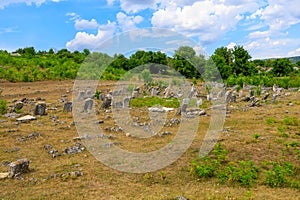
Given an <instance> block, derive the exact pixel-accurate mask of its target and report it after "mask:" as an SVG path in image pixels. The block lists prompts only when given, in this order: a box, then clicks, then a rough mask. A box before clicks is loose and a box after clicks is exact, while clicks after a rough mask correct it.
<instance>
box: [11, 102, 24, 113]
mask: <svg viewBox="0 0 300 200" xmlns="http://www.w3.org/2000/svg"><path fill="white" fill-rule="evenodd" d="M23 106H24V103H23V102H22V101H17V102H15V104H14V107H13V112H16V111H19V110H21V109H22V108H23Z"/></svg>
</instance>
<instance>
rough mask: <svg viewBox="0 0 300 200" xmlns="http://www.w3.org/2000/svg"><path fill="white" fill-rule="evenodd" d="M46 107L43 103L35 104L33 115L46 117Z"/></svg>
mask: <svg viewBox="0 0 300 200" xmlns="http://www.w3.org/2000/svg"><path fill="white" fill-rule="evenodd" d="M46 107H47V105H46V103H45V102H38V103H36V104H35V107H34V111H33V113H34V115H47V113H46Z"/></svg>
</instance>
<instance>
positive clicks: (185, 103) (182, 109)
mask: <svg viewBox="0 0 300 200" xmlns="http://www.w3.org/2000/svg"><path fill="white" fill-rule="evenodd" d="M189 102H190V99H189V98H185V99H183V102H182V105H181V106H180V107H179V108H178V110H177V112H176V115H181V113H185V112H186V109H187V107H188V105H189Z"/></svg>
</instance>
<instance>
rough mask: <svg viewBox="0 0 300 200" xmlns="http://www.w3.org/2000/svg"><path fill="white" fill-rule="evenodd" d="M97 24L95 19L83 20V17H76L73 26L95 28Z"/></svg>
mask: <svg viewBox="0 0 300 200" xmlns="http://www.w3.org/2000/svg"><path fill="white" fill-rule="evenodd" d="M98 26H99V24H98V23H97V21H96V20H95V19H91V20H90V21H89V20H85V19H77V20H75V28H76V30H84V29H97V28H98Z"/></svg>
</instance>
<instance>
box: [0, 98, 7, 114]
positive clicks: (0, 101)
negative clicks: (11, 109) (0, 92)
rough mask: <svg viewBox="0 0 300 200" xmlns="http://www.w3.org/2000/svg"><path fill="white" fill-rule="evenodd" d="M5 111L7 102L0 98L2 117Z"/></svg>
mask: <svg viewBox="0 0 300 200" xmlns="http://www.w3.org/2000/svg"><path fill="white" fill-rule="evenodd" d="M6 111H7V101H5V100H3V99H1V98H0V114H1V115H3V114H5V113H6Z"/></svg>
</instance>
